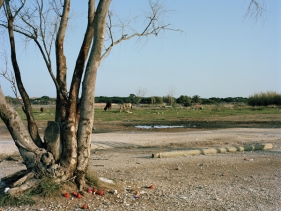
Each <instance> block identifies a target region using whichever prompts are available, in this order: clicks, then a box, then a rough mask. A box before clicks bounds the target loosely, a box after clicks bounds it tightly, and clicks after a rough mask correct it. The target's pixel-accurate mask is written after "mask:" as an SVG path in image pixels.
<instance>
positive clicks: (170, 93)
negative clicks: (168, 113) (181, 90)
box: [167, 87, 175, 106]
mask: <svg viewBox="0 0 281 211" xmlns="http://www.w3.org/2000/svg"><path fill="white" fill-rule="evenodd" d="M174 96H175V89H174V87H171V88H170V89H169V91H168V94H167V100H168V102H169V104H170V106H173V103H174V101H175V98H174Z"/></svg>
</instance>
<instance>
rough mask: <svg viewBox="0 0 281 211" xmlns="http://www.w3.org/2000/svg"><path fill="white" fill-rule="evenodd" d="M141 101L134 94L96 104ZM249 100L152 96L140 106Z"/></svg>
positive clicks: (243, 99) (100, 99)
mask: <svg viewBox="0 0 281 211" xmlns="http://www.w3.org/2000/svg"><path fill="white" fill-rule="evenodd" d="M138 100H139V97H137V96H136V95H134V94H130V95H129V97H105V96H99V97H95V102H96V103H106V102H108V101H109V102H111V103H117V104H121V103H133V104H137V101H138ZM247 101H248V98H244V97H227V98H216V97H212V98H209V99H207V98H200V96H198V95H194V96H193V97H190V96H187V95H181V96H180V97H178V98H174V97H171V96H169V95H168V96H163V97H160V96H151V97H142V98H141V100H140V101H139V103H140V104H152V105H154V104H155V105H157V104H163V103H166V104H175V103H177V104H182V105H183V106H191V105H192V104H203V105H206V104H219V103H245V104H247Z"/></svg>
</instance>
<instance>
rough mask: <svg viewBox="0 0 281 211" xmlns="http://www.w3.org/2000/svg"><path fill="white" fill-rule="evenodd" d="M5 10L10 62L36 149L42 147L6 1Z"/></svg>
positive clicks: (12, 19) (12, 18)
mask: <svg viewBox="0 0 281 211" xmlns="http://www.w3.org/2000/svg"><path fill="white" fill-rule="evenodd" d="M6 2H7V3H6V8H7V19H8V32H9V38H10V48H11V61H12V65H13V69H14V73H15V78H16V82H17V86H18V89H19V92H20V95H21V97H22V99H23V103H24V109H23V110H24V113H25V115H26V118H27V123H28V130H29V133H30V136H31V138H32V140H33V141H34V142H35V144H36V145H37V146H38V147H43V142H42V140H41V138H40V136H39V132H38V128H37V124H36V122H35V119H34V117H33V114H32V108H31V104H30V100H29V96H28V94H27V92H26V90H25V88H24V85H23V83H22V80H21V74H20V69H19V66H18V62H17V57H16V46H15V35H14V30H13V23H14V17H13V16H12V13H11V10H10V5H9V1H6Z"/></svg>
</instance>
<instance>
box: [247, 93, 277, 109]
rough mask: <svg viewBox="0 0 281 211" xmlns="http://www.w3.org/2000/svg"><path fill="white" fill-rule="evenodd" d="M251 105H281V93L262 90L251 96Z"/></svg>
mask: <svg viewBox="0 0 281 211" xmlns="http://www.w3.org/2000/svg"><path fill="white" fill-rule="evenodd" d="M248 105H250V106H269V105H281V94H278V93H276V92H261V93H257V94H254V95H252V96H250V97H249V99H248Z"/></svg>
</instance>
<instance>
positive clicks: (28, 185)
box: [8, 179, 40, 196]
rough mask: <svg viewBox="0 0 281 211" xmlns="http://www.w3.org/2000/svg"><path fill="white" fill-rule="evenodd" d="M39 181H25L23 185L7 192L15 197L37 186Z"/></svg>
mask: <svg viewBox="0 0 281 211" xmlns="http://www.w3.org/2000/svg"><path fill="white" fill-rule="evenodd" d="M39 181H40V179H29V180H27V181H25V183H23V184H22V185H20V186H18V187H14V188H11V189H10V190H9V191H8V193H9V194H10V195H11V196H15V195H17V194H20V193H22V192H24V191H26V190H28V189H30V188H32V187H33V186H35V185H37V184H38V182H39Z"/></svg>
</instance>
